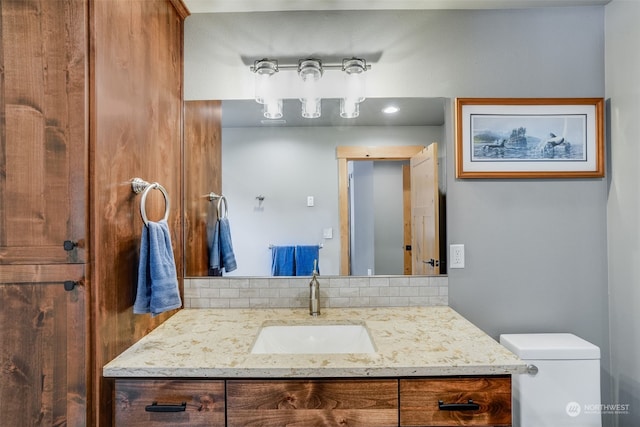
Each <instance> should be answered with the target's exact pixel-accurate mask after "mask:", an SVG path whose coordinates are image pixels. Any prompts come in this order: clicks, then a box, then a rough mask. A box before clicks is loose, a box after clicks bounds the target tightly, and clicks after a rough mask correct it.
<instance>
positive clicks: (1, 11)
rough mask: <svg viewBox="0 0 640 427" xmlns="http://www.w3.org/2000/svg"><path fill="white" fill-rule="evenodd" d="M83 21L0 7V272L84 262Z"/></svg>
mask: <svg viewBox="0 0 640 427" xmlns="http://www.w3.org/2000/svg"><path fill="white" fill-rule="evenodd" d="M86 16H87V10H86V2H85V1H81V0H59V1H53V2H52V1H49V0H33V1H28V2H26V1H17V0H8V1H2V2H0V22H1V23H2V25H1V29H2V37H0V52H2V54H1V55H0V69H1V70H2V73H0V117H2V123H1V124H0V265H2V264H52V263H84V261H85V251H84V249H83V246H84V239H85V210H86V206H85V200H86V186H85V180H86V164H87V158H88V155H87V132H86V129H87V126H86V117H87V116H86V84H85V67H86V50H87V42H86V40H87V35H86V26H87V19H86ZM65 241H70V242H76V243H79V246H75V247H69V250H65V248H64V246H63V244H64V242H65Z"/></svg>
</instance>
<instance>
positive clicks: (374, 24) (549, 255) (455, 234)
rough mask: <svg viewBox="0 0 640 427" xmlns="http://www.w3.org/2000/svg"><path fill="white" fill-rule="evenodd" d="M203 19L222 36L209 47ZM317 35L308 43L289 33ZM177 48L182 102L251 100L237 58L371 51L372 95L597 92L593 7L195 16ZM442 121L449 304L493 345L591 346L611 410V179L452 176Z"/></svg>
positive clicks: (597, 23)
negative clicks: (504, 341) (529, 338)
mask: <svg viewBox="0 0 640 427" xmlns="http://www.w3.org/2000/svg"><path fill="white" fill-rule="evenodd" d="M354 23H355V25H354ZM209 24H211V25H214V26H217V28H218V29H219V33H217V34H213V35H212V34H207V37H209V38H208V39H205V38H204V37H201V36H202V35H203V33H204V30H203V28H204V26H205V25H209ZM313 26H316V27H317V28H318V32H317V36H315V35H311V36H310V37H309V38H306V37H299V36H298V34H299V32H300V31H303V29H306V28H311V27H313ZM260 31H264V33H261V36H260V37H257V36H254V35H255V34H258V33H260ZM199 41H201V43H202V44H203V45H204V44H205V43H206V48H203V49H202V50H199V51H198V49H195V50H196V51H197V52H193V51H192V49H193V46H192V45H191V44H198V43H199ZM185 45H186V46H185V59H186V63H185V78H186V87H185V94H186V96H187V98H189V97H190V96H194V97H204V98H212V99H216V98H233V97H246V98H250V97H251V96H252V93H253V92H252V90H250V89H249V85H250V79H249V77H246V78H244V77H238V76H241V75H243V74H242V72H241V71H239V70H241V68H239V67H244V65H243V63H242V61H241V59H240V56H241V55H244V56H249V57H258V58H259V57H263V56H274V55H278V54H281V56H287V57H291V56H293V55H299V54H322V53H323V52H329V53H331V52H335V53H340V54H350V53H351V52H356V53H363V54H366V53H368V52H373V53H379V59H378V60H377V62H376V63H375V64H374V68H373V69H372V72H371V74H370V76H369V82H368V84H369V86H368V88H369V92H370V96H442V97H449V98H455V97H603V96H604V95H605V92H604V79H605V76H604V7H597V6H596V7H580V8H577V7H576V8H553V9H528V10H485V11H422V12H416V11H398V12H394V11H387V12H315V13H305V12H301V13H296V14H285V13H276V14H247V15H241V14H228V15H227V14H225V15H220V16H206V17H200V16H192V17H189V18H188V19H187V23H186V32H185ZM200 61H205V63H204V64H203V63H201V62H200ZM207 61H208V62H207ZM196 63H197V64H198V65H197V66H196ZM212 76H215V78H212ZM448 114H449V117H448V119H449V121H448V123H449V124H450V125H449V126H447V128H446V130H445V133H446V135H445V142H446V144H447V146H446V149H447V153H448V156H447V217H448V218H447V227H448V240H449V242H450V243H463V244H465V253H466V268H465V269H463V270H454V271H450V274H449V285H450V296H449V301H450V305H451V306H452V307H453V308H454V309H456V310H458V311H459V312H460V313H461V314H463V315H464V316H465V317H467V318H468V319H470V320H471V321H473V322H474V323H476V324H477V325H478V326H479V327H480V328H482V329H483V330H485V331H486V332H487V333H489V334H490V335H492V336H493V337H495V338H497V337H498V335H499V334H501V333H509V332H553V331H566V332H572V333H576V334H577V335H579V336H582V337H584V338H585V339H587V340H589V341H591V342H593V343H595V344H596V345H598V346H600V347H601V349H602V356H603V366H604V368H605V371H604V372H603V374H604V378H603V384H604V385H605V387H604V396H603V399H604V401H605V402H607V401H609V393H608V388H607V387H606V385H607V384H608V381H609V380H608V373H607V372H606V371H608V367H609V352H608V349H609V342H608V333H609V326H608V305H607V236H606V225H607V224H606V203H607V182H606V180H603V179H571V180H456V179H455V176H454V167H453V164H454V163H453V161H454V159H453V155H451V154H452V153H453V152H454V150H453V125H452V123H453V122H452V121H451V118H452V117H451V114H452V105H449V109H448Z"/></svg>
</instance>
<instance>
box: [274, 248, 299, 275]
mask: <svg viewBox="0 0 640 427" xmlns="http://www.w3.org/2000/svg"><path fill="white" fill-rule="evenodd" d="M294 256H295V248H294V247H293V246H273V247H272V248H271V275H272V276H293V275H294V274H295V262H294Z"/></svg>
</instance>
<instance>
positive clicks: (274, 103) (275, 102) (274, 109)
mask: <svg viewBox="0 0 640 427" xmlns="http://www.w3.org/2000/svg"><path fill="white" fill-rule="evenodd" d="M263 114H264V117H265V118H267V119H281V118H282V99H271V100H269V101H268V102H265V103H264V107H263Z"/></svg>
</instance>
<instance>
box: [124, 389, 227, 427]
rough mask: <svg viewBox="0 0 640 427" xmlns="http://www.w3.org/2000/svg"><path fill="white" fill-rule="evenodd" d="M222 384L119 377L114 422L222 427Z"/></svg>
mask: <svg viewBox="0 0 640 427" xmlns="http://www.w3.org/2000/svg"><path fill="white" fill-rule="evenodd" d="M224 386H225V384H224V381H222V380H185V381H181V380H166V379H163V380H118V381H116V387H115V402H114V406H115V418H114V419H115V424H114V425H116V426H127V427H152V426H154V427H155V426H158V427H160V426H189V427H199V426H209V427H224V425H225V393H224Z"/></svg>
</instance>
